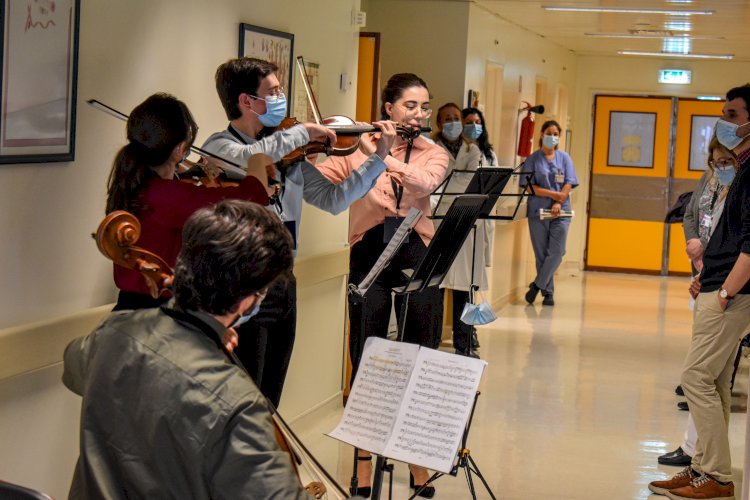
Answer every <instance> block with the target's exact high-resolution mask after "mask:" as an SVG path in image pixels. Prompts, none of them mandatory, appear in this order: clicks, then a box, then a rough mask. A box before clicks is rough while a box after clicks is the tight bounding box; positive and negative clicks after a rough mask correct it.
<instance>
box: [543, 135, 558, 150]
mask: <svg viewBox="0 0 750 500" xmlns="http://www.w3.org/2000/svg"><path fill="white" fill-rule="evenodd" d="M559 142H560V136H559V135H543V136H542V144H543V145H544V147H545V148H547V149H555V147H556V146H557V144H558V143H559Z"/></svg>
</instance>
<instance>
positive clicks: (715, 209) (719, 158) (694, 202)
mask: <svg viewBox="0 0 750 500" xmlns="http://www.w3.org/2000/svg"><path fill="white" fill-rule="evenodd" d="M736 172H737V159H736V158H735V157H734V154H732V152H731V151H730V150H729V149H727V148H725V147H724V146H722V145H721V144H719V141H718V140H717V139H716V138H715V137H714V138H713V139H712V140H711V143H710V144H709V145H708V168H707V169H706V171H705V172H704V173H703V176H701V178H700V180H699V181H698V185H697V186H696V188H695V191H693V196H692V197H691V198H690V202H689V203H688V205H687V208H686V209H685V216H684V218H683V221H682V229H683V231H684V232H685V241H686V249H685V250H686V252H687V255H688V257H689V258H690V262H691V263H692V266H693V275H694V276H693V279H697V278H698V275H699V274H700V271H701V270H702V269H703V252H704V250H705V248H706V245H708V240H709V238H710V236H711V234H712V233H713V231H714V228H715V227H716V223H717V222H718V220H719V218H720V217H721V213H722V212H723V211H724V200H725V199H726V197H727V191H729V186H730V184H731V183H732V181H733V180H734V176H735V174H736ZM680 387H681V386H680ZM683 394H684V393H683ZM697 439H698V433H697V431H696V430H695V423H694V422H693V417H692V416H690V415H689V416H688V423H687V428H686V429H685V440H684V441H683V443H682V445H681V446H679V447H678V448H677V449H676V450H674V451H672V452H670V453H666V454H664V455H662V456H660V457H659V459H658V461H659V463H660V464H662V465H677V466H686V465H689V464H690V463H691V461H692V457H693V455H695V444H696V441H697ZM652 491H653V490H652Z"/></svg>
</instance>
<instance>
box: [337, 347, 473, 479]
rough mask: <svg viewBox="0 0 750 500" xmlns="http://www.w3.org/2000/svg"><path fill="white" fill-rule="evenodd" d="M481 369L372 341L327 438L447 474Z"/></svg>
mask: <svg viewBox="0 0 750 500" xmlns="http://www.w3.org/2000/svg"><path fill="white" fill-rule="evenodd" d="M486 365H487V363H486V362H485V361H482V360H481V359H474V358H469V357H466V356H458V355H456V354H449V353H445V352H440V351H437V350H434V349H428V348H421V347H419V346H418V345H415V344H407V343H403V342H393V341H389V340H385V339H380V338H377V337H371V338H369V339H367V342H366V343H365V349H364V354H363V356H362V361H361V363H360V367H359V372H358V374H357V378H356V379H355V381H354V386H353V387H352V391H351V393H350V394H349V400H348V401H347V405H346V408H345V409H344V414H343V416H342V417H341V421H340V422H339V424H338V426H336V428H335V429H334V430H333V431H331V433H330V434H329V436H331V437H333V438H336V439H339V440H341V441H344V442H346V443H349V444H351V445H352V446H356V447H357V448H361V449H363V450H367V451H370V452H372V453H376V454H378V455H383V456H386V457H390V458H393V459H396V460H401V461H403V462H407V463H411V464H416V465H421V466H423V467H427V468H429V469H433V470H437V471H440V472H444V473H450V470H451V468H452V467H453V462H454V461H455V459H456V455H457V453H458V448H459V446H460V444H461V438H462V436H463V431H464V428H465V427H466V421H467V420H468V418H469V414H470V413H471V408H472V404H473V402H474V395H475V393H476V390H477V387H479V381H480V379H481V377H482V373H483V371H484V368H485V366H486Z"/></svg>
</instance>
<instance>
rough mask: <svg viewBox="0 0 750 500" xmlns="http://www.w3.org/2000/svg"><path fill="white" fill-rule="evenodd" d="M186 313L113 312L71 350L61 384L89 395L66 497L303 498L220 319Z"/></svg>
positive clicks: (258, 395)
mask: <svg viewBox="0 0 750 500" xmlns="http://www.w3.org/2000/svg"><path fill="white" fill-rule="evenodd" d="M183 314H186V313H183ZM189 316H191V317H192V318H193V319H195V318H199V321H198V322H195V321H193V322H185V321H181V320H178V319H176V318H174V317H172V316H170V315H169V314H167V313H166V312H165V311H164V310H162V309H146V310H141V311H123V312H116V313H112V314H111V315H110V316H109V317H108V318H107V319H105V320H104V321H103V322H102V323H101V324H100V325H99V326H98V327H97V329H96V330H95V331H94V332H93V333H91V334H90V335H88V336H86V337H83V338H79V339H76V340H74V341H73V342H71V343H70V344H69V345H68V347H67V348H66V349H65V371H64V374H63V383H64V384H65V385H66V386H67V387H68V388H69V389H70V390H71V391H73V392H75V393H76V394H79V395H81V396H82V397H83V402H82V408H81V436H80V457H79V459H78V463H77V465H76V469H75V473H74V477H73V484H72V486H71V490H70V498H75V499H79V498H80V499H88V498H96V499H100V498H101V499H110V498H112V499H115V498H150V499H151V498H153V499H157V498H158V499H168V498H175V499H176V498H179V499H209V498H210V499H224V498H226V499H250V498H253V499H255V498H257V499H269V498H278V499H296V498H305V497H307V495H306V493H305V492H304V490H303V489H302V488H301V486H300V483H299V481H298V480H297V478H296V476H295V475H294V472H293V470H292V468H291V462H290V458H289V456H288V455H287V454H286V453H284V452H283V451H281V450H280V449H279V447H278V445H277V443H276V440H275V437H274V429H273V426H272V422H271V414H270V412H269V408H268V406H267V403H266V400H265V398H264V397H263V396H262V395H261V393H260V391H259V390H258V388H257V387H256V386H255V384H254V383H253V382H252V380H250V378H249V377H248V376H247V375H246V374H245V373H244V372H242V371H241V370H240V369H239V368H238V367H236V366H234V365H233V364H231V363H230V362H229V360H228V358H227V357H226V355H225V354H224V353H223V352H222V351H221V349H220V347H219V345H220V344H219V343H218V342H220V339H221V335H222V334H223V331H224V327H223V326H222V325H221V324H220V323H219V322H218V321H216V320H215V319H214V318H212V317H211V316H208V315H206V314H201V313H189ZM199 327H200V328H199ZM211 336H213V338H211ZM307 498H309V497H307Z"/></svg>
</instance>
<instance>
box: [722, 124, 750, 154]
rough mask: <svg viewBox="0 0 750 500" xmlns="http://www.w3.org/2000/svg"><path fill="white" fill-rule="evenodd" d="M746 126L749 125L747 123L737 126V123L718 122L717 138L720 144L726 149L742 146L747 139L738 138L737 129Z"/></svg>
mask: <svg viewBox="0 0 750 500" xmlns="http://www.w3.org/2000/svg"><path fill="white" fill-rule="evenodd" d="M748 123H750V122H748ZM745 125H747V123H743V124H742V125H737V124H736V123H732V122H728V121H726V120H722V119H719V121H717V122H716V138H717V139H718V140H719V143H720V144H721V145H722V146H724V147H725V148H727V149H734V148H736V147H737V146H739V145H740V143H741V142H742V141H743V140H744V139H745V137H747V136H744V137H738V136H737V129H738V128H740V127H742V126H745Z"/></svg>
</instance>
